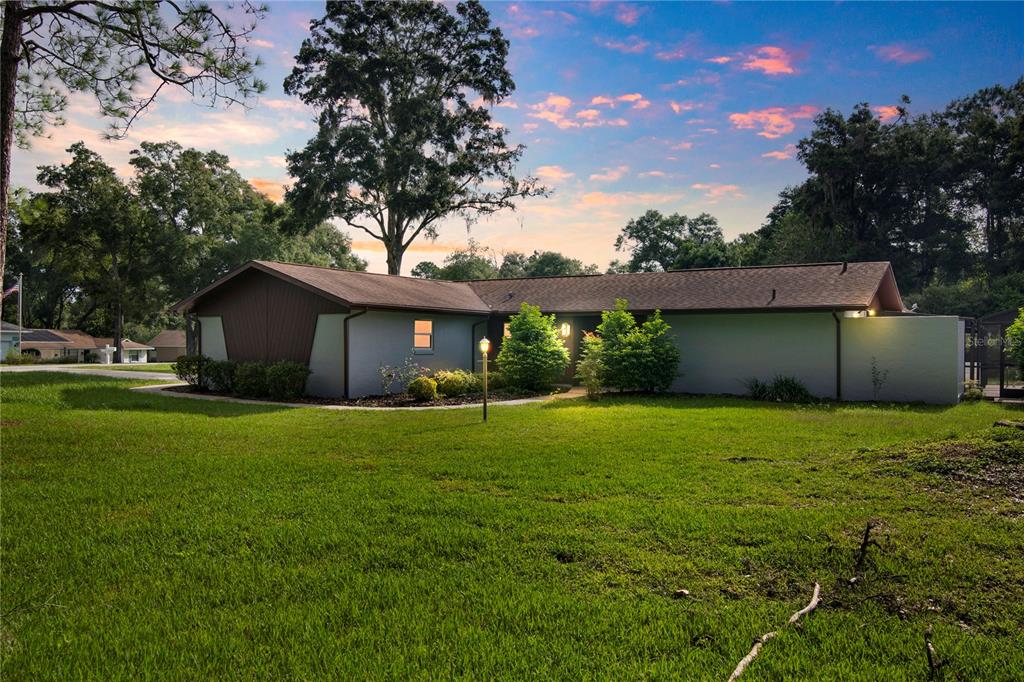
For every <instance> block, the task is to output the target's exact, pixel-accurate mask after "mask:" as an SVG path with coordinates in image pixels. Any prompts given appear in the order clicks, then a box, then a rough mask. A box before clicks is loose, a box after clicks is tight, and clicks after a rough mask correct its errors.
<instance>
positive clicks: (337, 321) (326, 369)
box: [306, 314, 347, 398]
mask: <svg viewBox="0 0 1024 682" xmlns="http://www.w3.org/2000/svg"><path fill="white" fill-rule="evenodd" d="M346 317H347V315H344V314H324V315H318V316H317V319H316V331H315V332H314V334H313V348H312V350H311V351H310V354H309V371H310V375H309V378H308V379H307V380H306V393H308V394H309V395H315V396H321V397H324V398H341V397H344V395H345V332H344V329H345V318H346Z"/></svg>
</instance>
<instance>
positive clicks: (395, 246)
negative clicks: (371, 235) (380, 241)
mask: <svg viewBox="0 0 1024 682" xmlns="http://www.w3.org/2000/svg"><path fill="white" fill-rule="evenodd" d="M384 248H385V249H387V252H388V274H389V275H401V274H402V256H403V253H402V244H401V241H400V240H399V241H395V242H385V243H384Z"/></svg>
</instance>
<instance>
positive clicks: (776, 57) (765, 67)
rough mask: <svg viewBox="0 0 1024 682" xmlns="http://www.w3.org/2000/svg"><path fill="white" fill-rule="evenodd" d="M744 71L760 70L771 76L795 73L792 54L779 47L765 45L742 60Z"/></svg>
mask: <svg viewBox="0 0 1024 682" xmlns="http://www.w3.org/2000/svg"><path fill="white" fill-rule="evenodd" d="M743 70H744V71H761V72H763V73H766V74H768V75H771V76H778V75H782V74H789V73H796V71H795V70H794V69H793V55H791V54H790V53H788V52H786V51H785V50H784V49H782V48H781V47H776V46H774V45H765V46H764V47H759V48H757V50H755V51H754V54H751V55H748V56H747V58H746V61H744V62H743Z"/></svg>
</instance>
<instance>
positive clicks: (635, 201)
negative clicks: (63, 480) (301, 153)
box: [12, 2, 1024, 272]
mask: <svg viewBox="0 0 1024 682" xmlns="http://www.w3.org/2000/svg"><path fill="white" fill-rule="evenodd" d="M487 7H488V8H489V9H490V11H491V15H492V18H493V20H494V21H495V22H496V23H497V24H498V25H500V26H501V27H502V28H503V30H504V31H505V34H506V36H507V37H508V39H509V40H510V41H511V43H512V48H511V55H510V61H509V67H510V70H511V72H512V75H513V77H514V79H515V82H516V86H517V87H516V91H515V93H514V94H513V96H512V97H511V98H510V99H509V100H507V101H506V102H504V103H503V104H502V105H501V106H499V107H496V108H495V109H494V112H493V115H494V118H495V119H496V120H497V121H499V122H500V123H502V124H503V125H505V126H506V127H508V128H509V129H510V131H511V133H512V134H511V139H512V141H513V142H522V143H523V144H525V145H526V146H527V151H526V154H525V155H524V158H523V162H522V166H521V168H520V172H521V173H526V172H530V173H535V174H537V175H538V176H540V178H541V179H542V180H543V182H544V183H545V184H547V185H548V186H549V187H551V188H553V189H554V190H555V192H554V194H553V195H552V196H551V197H549V198H546V199H544V198H539V199H533V200H529V201H527V202H525V203H523V204H522V205H521V206H520V210H518V211H516V212H514V213H512V212H506V213H504V214H501V215H499V216H497V217H493V218H490V219H487V220H484V221H481V222H479V223H477V224H475V225H474V226H472V228H471V231H470V233H469V234H467V231H466V226H465V224H464V223H462V222H461V221H460V220H452V221H450V222H448V223H446V224H445V225H444V226H443V227H442V229H441V234H440V238H439V239H438V241H437V242H436V243H430V242H426V241H424V242H421V243H419V244H417V245H416V246H414V249H413V250H410V252H409V253H407V254H406V257H405V262H404V264H403V266H404V267H403V269H404V271H405V272H408V271H409V270H410V269H411V268H412V267H413V266H414V265H415V264H416V263H417V262H419V261H421V260H435V261H437V262H440V260H441V258H442V257H443V255H444V254H445V253H447V252H449V251H451V250H452V249H453V248H456V247H459V246H463V245H465V244H466V241H467V238H468V236H469V235H471V236H473V237H474V238H476V239H477V240H479V241H480V242H482V243H483V244H485V245H487V246H489V247H492V248H493V249H494V250H495V251H496V252H497V253H500V252H502V251H507V250H519V251H525V252H530V251H532V250H533V249H553V250H557V251H562V252H563V253H566V254H568V255H571V256H573V257H576V258H580V259H582V260H584V261H585V262H588V263H590V262H593V263H597V264H599V265H600V266H601V267H602V268H603V267H604V266H605V265H607V263H608V262H609V261H610V260H612V259H613V258H615V257H616V256H617V254H616V253H615V252H614V249H613V245H612V243H613V241H614V239H615V235H616V234H617V233H618V231H619V229H620V228H621V227H622V226H623V225H624V224H625V222H626V221H628V220H629V219H630V218H631V217H634V216H637V215H639V214H641V213H642V212H643V211H645V210H646V209H648V208H656V209H659V210H661V211H664V212H682V213H689V214H694V213H699V212H701V211H707V212H709V213H711V214H713V215H715V216H717V217H718V219H719V221H720V222H721V224H722V227H723V229H724V230H725V233H726V236H727V237H733V236H735V235H737V234H739V233H740V232H749V231H752V230H755V229H756V228H757V227H758V226H759V225H760V223H761V221H762V219H763V218H764V216H765V214H766V213H767V212H768V210H769V209H770V208H771V206H772V205H773V203H774V201H775V198H776V195H777V194H778V192H779V190H781V189H782V188H783V187H785V186H786V185H789V184H794V183H797V182H800V181H801V180H802V179H803V177H804V176H805V173H804V171H803V168H802V166H801V165H800V164H799V162H797V161H796V160H795V159H794V158H793V155H794V148H793V145H794V143H795V142H797V141H798V140H799V139H800V137H801V136H803V135H804V134H806V133H807V131H808V130H809V129H810V127H811V124H812V118H813V116H814V115H815V113H816V112H818V111H820V110H822V109H824V108H827V107H832V108H838V109H840V110H842V111H844V112H848V111H849V110H850V108H851V107H852V106H853V105H854V104H856V103H858V102H869V103H870V104H871V105H872V106H873V107H875V108H876V110H877V111H878V112H879V113H880V114H881V115H883V116H888V115H891V114H890V112H891V108H892V106H893V105H895V104H896V103H897V102H898V101H899V98H900V96H901V95H903V94H906V95H908V96H909V97H910V98H911V100H912V104H911V107H910V109H911V112H912V113H923V112H926V111H929V110H932V109H935V108H941V107H942V106H944V105H945V104H946V103H947V102H948V101H949V100H951V99H953V98H955V97H960V96H964V95H968V94H971V93H973V92H974V91H975V90H977V89H979V88H981V87H985V86H989V85H993V84H996V83H1002V84H1007V85H1008V84H1010V83H1012V82H1013V81H1015V80H1016V79H1017V78H1019V77H1020V76H1021V75H1022V74H1024V48H1022V45H1024V41H1022V39H1021V37H1022V36H1024V4H1021V3H992V4H978V3H971V4H966V3H946V4H927V3H909V4H901V5H897V4H874V3H848V4H842V3H828V4H825V3H821V4H810V3H797V4H750V3H714V4H694V3H687V4H676V3H657V4H633V3H630V4H625V3H614V2H612V3H487ZM322 11H323V5H322V3H298V2H294V3H274V2H272V3H270V14H269V15H268V17H267V18H266V19H265V20H264V22H263V23H262V24H261V25H260V27H259V29H258V30H257V32H256V38H255V40H254V42H253V44H252V48H253V49H254V51H255V52H257V53H258V54H259V55H260V56H261V57H262V58H263V60H264V61H265V65H264V67H263V70H262V73H261V77H262V78H263V79H264V80H265V81H267V83H268V85H269V89H268V91H267V93H266V94H265V95H264V96H263V97H262V98H261V99H260V100H259V101H257V102H254V103H253V106H252V107H251V108H250V109H248V110H245V109H242V108H240V107H234V108H232V109H229V110H226V111H225V110H222V109H209V108H202V107H197V106H195V105H194V104H192V103H191V102H190V100H189V99H188V98H187V96H185V95H184V93H180V92H177V93H175V92H168V91H167V90H165V92H164V93H162V94H161V98H160V99H159V103H158V105H157V106H156V107H154V108H153V109H152V110H151V111H150V112H149V113H148V114H147V115H145V116H144V117H143V118H142V119H140V120H139V121H137V122H136V124H135V126H134V128H133V129H132V130H131V132H130V134H129V136H128V138H127V139H124V140H120V141H104V140H102V138H101V132H102V131H103V130H104V128H105V124H104V122H103V121H102V120H101V119H100V118H99V116H98V113H97V107H96V104H95V102H94V101H93V100H91V99H89V98H87V97H76V98H73V99H72V106H71V108H70V110H69V112H68V114H67V119H68V123H67V125H66V126H64V127H62V128H56V129H52V130H51V131H50V133H51V134H52V137H51V138H50V139H37V140H35V142H34V144H33V147H32V149H31V150H29V151H24V150H16V151H15V153H14V156H13V170H12V174H13V178H12V180H13V185H15V186H29V187H35V186H36V185H35V181H34V177H35V167H36V166H37V165H40V164H48V163H59V162H61V161H62V160H64V159H65V158H66V155H65V153H64V151H63V150H64V149H65V148H67V147H68V146H69V145H70V144H71V143H73V142H75V141H78V140H84V141H85V142H86V143H87V144H88V145H89V146H91V147H92V148H93V149H95V150H97V151H99V152H100V153H102V154H103V155H104V157H105V158H106V159H107V160H108V162H110V163H111V164H112V165H114V166H115V167H116V168H117V169H118V171H119V172H122V173H125V174H127V170H128V166H127V159H128V152H129V151H130V150H131V149H132V148H133V147H134V146H135V145H137V143H138V142H139V141H142V140H154V141H163V140H176V141H178V142H180V143H181V144H183V145H186V146H194V147H197V148H200V149H204V150H207V149H216V150H218V151H220V152H223V153H225V154H227V155H228V156H229V157H230V158H231V159H232V162H233V165H234V166H235V168H237V169H238V171H239V172H240V173H241V174H242V175H244V176H245V177H246V178H248V179H249V180H250V182H252V183H253V185H254V186H256V187H257V188H258V189H260V190H262V191H264V192H266V193H267V194H268V195H270V196H272V197H274V198H279V197H280V195H281V191H282V186H283V185H286V184H287V183H288V177H287V174H286V172H285V170H284V156H285V154H286V153H287V152H288V151H289V150H294V149H298V148H301V147H302V146H304V144H305V142H306V141H307V140H308V139H309V137H310V136H311V135H312V134H313V131H314V127H315V124H314V123H313V122H312V118H311V115H310V113H309V111H307V110H306V109H305V108H304V107H303V106H302V105H301V104H300V103H299V102H298V101H297V100H294V99H291V98H288V97H286V96H285V95H284V93H283V90H282V86H281V84H282V81H283V79H284V77H285V76H286V75H287V74H288V73H289V72H290V70H291V66H292V63H293V55H294V54H295V53H296V52H297V50H298V47H299V45H300V44H301V41H302V39H303V37H304V36H306V34H307V31H308V24H309V20H310V19H311V18H313V17H315V16H319V15H321V14H322ZM352 236H353V238H354V240H355V249H356V252H357V253H359V254H360V255H362V256H363V257H364V258H367V259H368V260H369V261H370V269H371V270H374V271H378V272H383V271H386V267H385V265H384V254H383V250H382V248H380V247H379V243H377V242H373V241H371V240H369V239H368V238H367V237H366V235H362V234H352Z"/></svg>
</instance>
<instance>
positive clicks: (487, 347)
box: [480, 336, 491, 421]
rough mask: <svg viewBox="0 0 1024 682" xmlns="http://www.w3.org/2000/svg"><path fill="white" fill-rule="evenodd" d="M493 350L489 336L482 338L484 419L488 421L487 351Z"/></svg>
mask: <svg viewBox="0 0 1024 682" xmlns="http://www.w3.org/2000/svg"><path fill="white" fill-rule="evenodd" d="M490 350H491V342H490V341H488V340H487V337H486V336H485V337H484V338H482V339H480V354H481V355H483V356H484V421H487V353H488V352H489V351H490Z"/></svg>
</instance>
